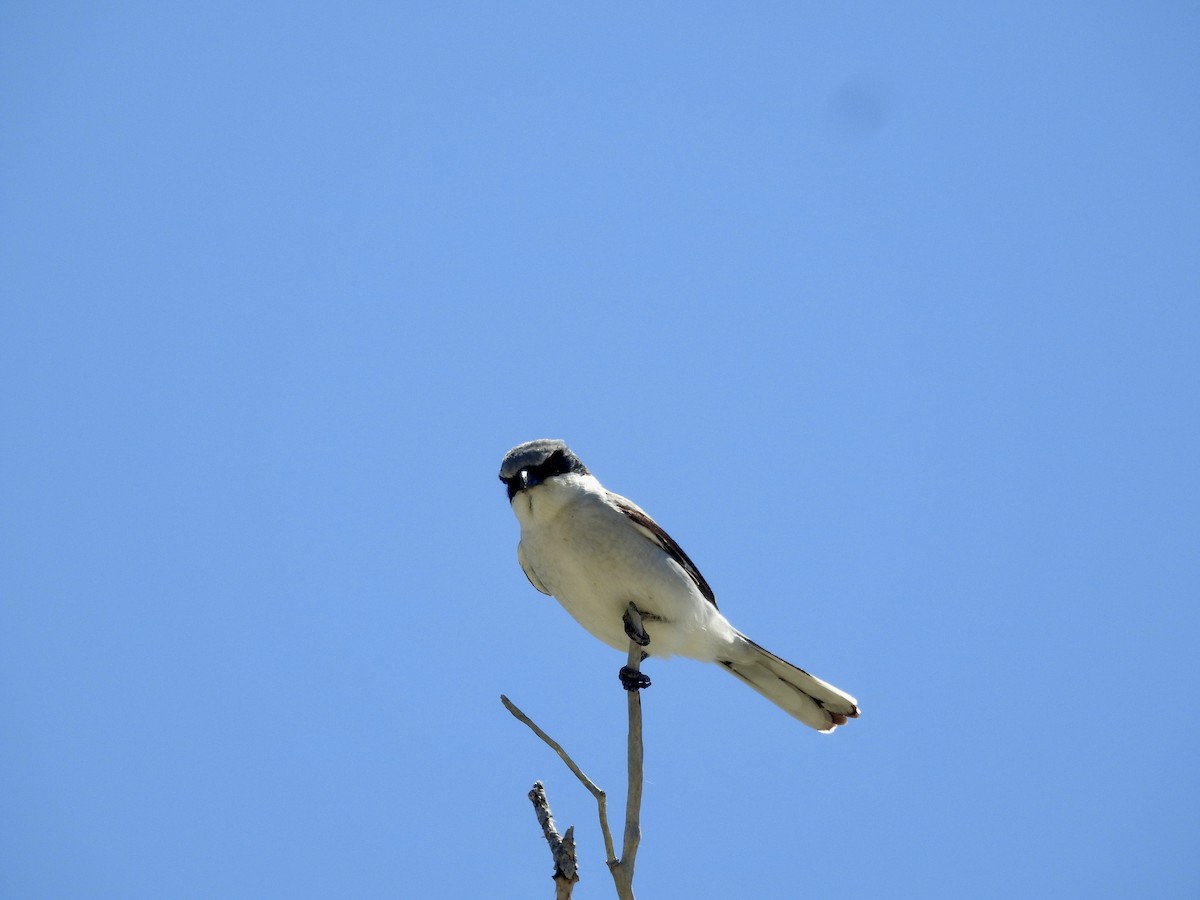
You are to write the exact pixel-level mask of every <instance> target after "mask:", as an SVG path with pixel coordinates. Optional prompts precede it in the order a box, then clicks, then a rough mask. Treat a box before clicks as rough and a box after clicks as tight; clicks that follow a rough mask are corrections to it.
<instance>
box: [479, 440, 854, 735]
mask: <svg viewBox="0 0 1200 900" xmlns="http://www.w3.org/2000/svg"><path fill="white" fill-rule="evenodd" d="M500 480H501V481H502V482H504V484H505V486H506V487H507V488H508V499H509V502H510V503H511V505H512V509H513V512H514V513H515V514H516V517H517V521H518V522H520V525H521V541H520V543H519V544H518V545H517V560H518V561H519V562H520V564H521V568H522V569H523V570H524V572H525V576H526V577H527V578H528V579H529V581H530V583H531V584H532V585H533V586H534V587H535V588H537V589H538V590H539V591H541V592H542V593H543V594H550V595H551V596H553V597H555V598H557V600H558V602H559V603H561V604H562V605H563V607H564V608H565V609H566V610H567V612H569V613H570V614H571V615H572V616H573V617H574V619H575V620H576V621H577V622H578V623H579V624H580V625H582V626H583V627H584V628H586V629H587V630H588V631H590V632H591V633H592V634H593V635H594V636H595V637H597V638H599V639H600V640H602V641H604V643H606V644H608V645H610V646H612V647H615V648H617V649H618V650H627V649H628V648H629V641H630V639H631V638H634V639H636V640H639V643H640V642H642V641H641V640H640V639H639V635H638V632H637V631H636V630H635V629H634V630H631V625H630V623H629V621H628V617H627V615H626V612H627V610H628V608H629V605H630V604H631V603H632V604H633V605H634V606H635V607H636V608H637V611H638V612H639V613H640V617H641V619H642V623H643V627H644V633H642V634H641V638H645V637H648V638H649V643H648V645H647V646H646V648H645V650H646V652H647V653H648V654H649V655H651V656H663V657H669V656H672V655H679V656H686V657H690V658H691V659H698V660H701V661H703V662H715V663H718V664H720V665H721V667H722V668H724V669H726V670H728V671H729V672H731V673H732V674H733V675H735V676H736V677H738V678H740V679H741V680H742V681H744V682H745V683H746V684H748V685H750V687H752V688H754V690H756V691H758V692H759V693H760V694H762V695H763V696H764V697H766V698H767V699H768V700H770V701H771V702H772V703H774V704H776V705H777V706H779V707H781V708H782V709H783V710H785V711H786V712H788V713H789V714H791V715H792V716H794V717H795V718H797V719H799V720H800V721H801V722H803V723H804V724H805V725H809V726H811V727H813V728H815V729H817V730H818V731H824V732H829V731H833V729H834V728H836V727H837V726H838V725H845V724H846V720H847V719H853V718H856V717H857V716H858V703H857V701H856V700H855V699H854V698H853V697H851V696H850V695H849V694H846V693H844V692H843V691H839V690H838V689H837V688H835V687H834V686H833V685H831V684H827V683H826V682H824V681H821V679H819V678H814V677H813V676H812V675H809V674H808V673H807V672H805V671H804V670H803V669H798V668H796V667H795V666H793V665H792V664H791V663H788V662H785V661H784V660H782V659H780V658H779V657H778V656H776V655H775V654H773V653H770V652H769V651H767V650H764V649H763V648H762V647H760V646H759V645H758V644H756V643H754V641H752V640H750V638H748V637H746V636H745V635H744V634H742V633H741V632H740V631H738V630H737V629H736V628H734V627H733V626H732V625H730V624H729V621H728V620H727V619H726V618H725V617H724V616H723V615H721V613H720V611H719V610H718V609H717V601H716V599H715V598H714V597H713V591H712V588H710V587H709V586H708V582H707V581H705V580H704V576H703V575H701V574H700V571H699V570H698V569H697V568H696V566H695V564H694V563H693V562H692V561H691V560H690V559H689V558H688V555H687V554H686V553H684V552H683V549H682V548H681V547H680V546H679V545H678V544H677V543H675V541H674V540H672V539H671V536H670V535H669V534H667V533H666V532H665V531H664V530H663V529H662V527H660V526H659V524H658V523H657V522H655V521H654V520H653V519H652V518H650V516H649V515H647V514H646V513H645V512H644V511H643V510H642V509H641V508H640V507H638V506H637V505H636V504H634V503H632V502H630V501H629V500H626V499H625V498H624V497H622V496H620V495H619V494H614V493H612V492H611V491H608V490H605V488H604V486H603V485H602V484H601V483H600V482H599V481H597V480H596V478H595V477H594V476H593V475H592V474H591V473H590V472H589V471H588V470H587V467H586V466H584V464H583V463H582V462H581V461H580V460H579V457H577V456H576V455H575V454H574V453H572V452H571V450H570V448H569V447H567V445H566V444H564V443H563V442H562V441H558V440H549V439H542V440H537V441H529V442H528V443H525V444H521V445H520V446H517V447H514V448H513V449H512V450H509V451H508V454H507V455H506V456H505V457H504V462H503V463H502V464H501V466H500ZM628 671H629V670H622V673H623V677H622V681H625V677H624V674H625V673H626V672H628ZM648 683H649V681H648V680H643V681H641V682H640V683H636V682H635V683H626V688H627V689H630V690H632V689H635V688H637V687H642V686H645V685H646V684H648Z"/></svg>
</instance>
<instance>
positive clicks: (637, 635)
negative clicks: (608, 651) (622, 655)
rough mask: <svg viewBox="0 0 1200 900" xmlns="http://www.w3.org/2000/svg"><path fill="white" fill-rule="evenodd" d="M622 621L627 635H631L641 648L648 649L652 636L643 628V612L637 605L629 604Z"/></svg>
mask: <svg viewBox="0 0 1200 900" xmlns="http://www.w3.org/2000/svg"><path fill="white" fill-rule="evenodd" d="M647 618H648V617H647ZM621 621H622V622H624V623H625V633H626V634H627V635H629V639H630V640H631V641H633V642H634V643H635V644H637V645H638V646H639V647H646V646H648V645H649V644H650V635H648V634H646V629H645V628H643V627H642V611H641V610H639V609H638V608H637V605H636V604H634V603H630V604H629V608H628V609H627V610H625V615H623V616H621ZM644 658H645V657H644V656H643V659H644Z"/></svg>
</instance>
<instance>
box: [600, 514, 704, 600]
mask: <svg viewBox="0 0 1200 900" xmlns="http://www.w3.org/2000/svg"><path fill="white" fill-rule="evenodd" d="M608 499H609V500H610V501H611V502H612V504H613V506H615V507H616V508H617V509H619V510H620V511H621V512H622V513H623V514H624V515H625V516H626V517H627V518H628V519H629V521H631V522H633V524H634V526H636V528H637V530H638V531H640V532H641V533H642V534H644V535H645V536H646V537H647V538H648V539H649V540H651V541H653V542H654V543H656V544H658V546H660V547H661V548H662V549H663V550H664V551H665V552H666V554H667V555H668V556H670V557H671V559H673V560H675V562H677V563H679V567H680V568H681V569H683V571H685V572H687V574H688V577H689V578H691V579H692V581H694V582H696V587H698V588H699V589H700V593H701V594H703V595H704V597H705V599H706V600H708V602H709V603H711V604H712V605H713V606H716V605H717V598H716V597H714V596H713V589H712V588H710V587H709V586H708V582H707V581H705V580H704V576H703V575H701V574H700V570H699V569H697V568H696V564H695V563H694V562H692V561H691V559H690V558H688V555H687V554H686V553H684V552H683V548H682V547H680V546H679V545H678V544H677V543H675V539H674V538H673V537H671V536H670V535H669V534H667V533H666V532H665V531H663V529H662V526H661V525H659V524H658V523H657V522H655V521H654V520H653V519H652V518H650V516H649V515H647V514H646V511H645V510H644V509H642V508H641V507H640V506H638V505H637V504H635V503H633V502H632V501H629V500H626V499H625V498H624V497H622V496H621V495H620V494H614V493H612V492H611V491H609V494H608Z"/></svg>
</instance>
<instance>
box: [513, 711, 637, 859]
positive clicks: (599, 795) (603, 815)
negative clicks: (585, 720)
mask: <svg viewBox="0 0 1200 900" xmlns="http://www.w3.org/2000/svg"><path fill="white" fill-rule="evenodd" d="M500 702H501V703H503V704H504V708H505V709H507V710H508V711H509V712H510V713H512V714H513V716H514V717H515V718H516V719H517V720H518V721H520V722H524V723H525V724H526V725H527V726H529V729H530V730H531V731H532V732H533V733H534V734H536V735H537V736H538V737H540V738H541V739H542V740H543V741H545V743H546V744H547V746H549V747H550V749H551V750H553V751H554V752H555V753H557V754H558V756H559V758H560V759H561V760H562V761H563V762H564V763H566V764H567V768H568V769H570V770H571V772H572V773H573V774H574V775H575V777H576V778H578V779H579V782H580V783H581V784H582V785H583V786H584V787H585V788H587V789H588V792H589V793H591V795H592V796H593V797H595V798H596V807H597V809H598V810H599V813H600V833H601V834H602V835H603V836H604V852H605V853H606V854H607V859H606V862H607V863H608V866H609V868H612V866H613V865H615V864H616V862H617V854H616V848H615V847H614V845H613V837H612V831H610V830H609V827H608V797H607V795H606V794H605V793H604V791H602V790H601V789H600V788H598V787H597V786H596V784H595V782H593V781H592V779H590V778H588V777H587V776H586V775H585V774H583V770H582V769H580V768H579V766H577V765H575V760H573V759H571V757H570V756H569V755H568V753H567V751H566V750H564V749H563V748H562V745H561V744H559V743H558V741H556V740H554V738H552V737H550V735H548V734H546V732H544V731H542V729H541V728H539V727H538V726H537V723H535V722H534V721H533V720H532V719H530V718H529V716H527V715H525V713H523V712H521V710H520V709H519V708H518V707H517V705H516V704H515V703H513V702H512V701H511V700H509V699H508V698H507V697H505V696H504V695H503V694H501V695H500Z"/></svg>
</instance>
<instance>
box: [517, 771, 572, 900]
mask: <svg viewBox="0 0 1200 900" xmlns="http://www.w3.org/2000/svg"><path fill="white" fill-rule="evenodd" d="M529 800H530V802H531V803H533V809H534V812H535V813H536V814H537V820H538V824H539V825H541V826H542V834H543V835H545V837H546V843H547V844H549V845H550V855H551V857H553V859H554V898H555V900H570V898H571V892H572V891H573V890H574V889H575V882H577V881H578V880H579V863H578V860H577V858H576V855H575V826H574V825H572V826H571V827H569V828H568V829H567V833H566V834H565V835H563V836H562V837H559V834H558V829H557V828H556V827H555V825H554V816H553V814H552V813H551V812H550V801H549V800H547V799H546V789H545V788H544V787H543V786H542V783H541V782H540V781H535V782H534V783H533V790H531V791H530V792H529Z"/></svg>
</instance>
